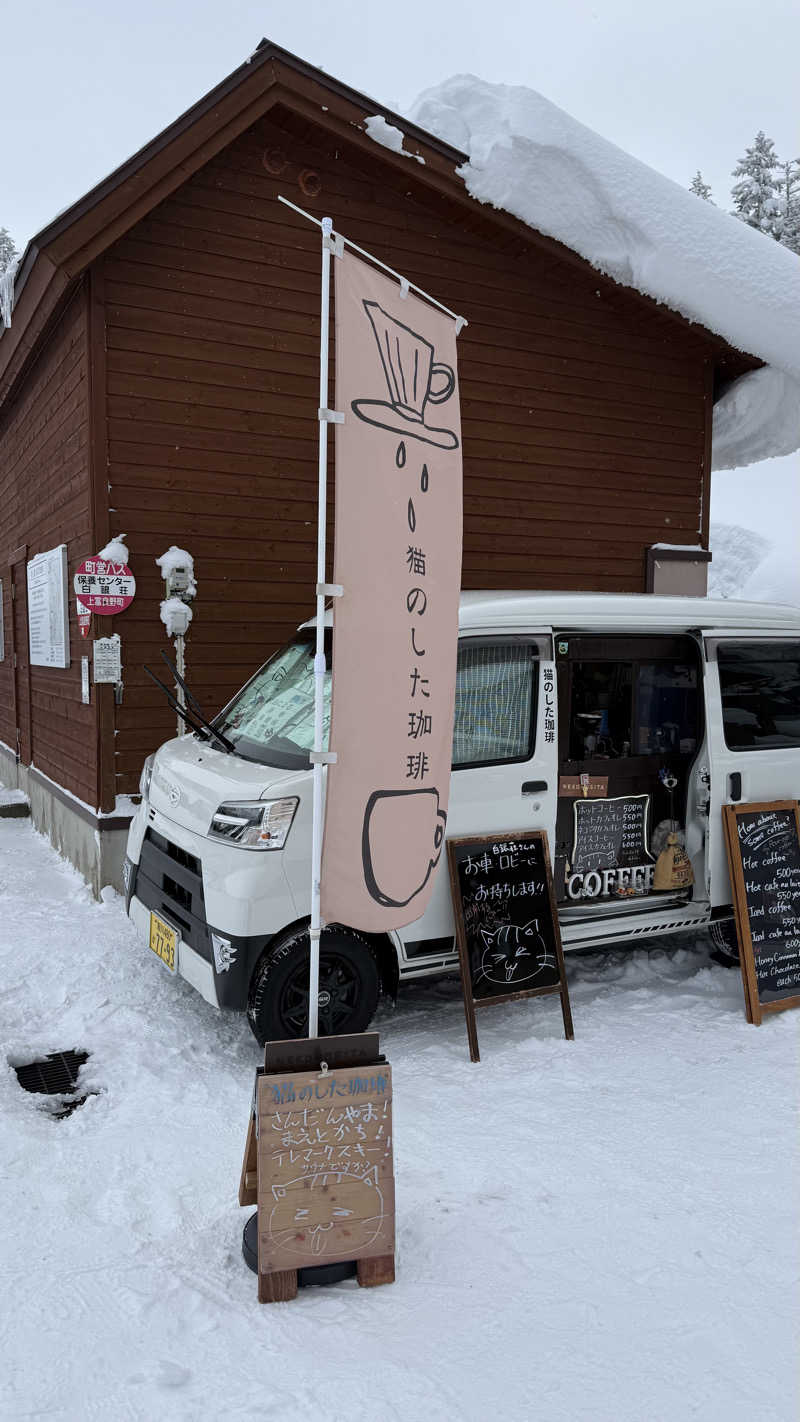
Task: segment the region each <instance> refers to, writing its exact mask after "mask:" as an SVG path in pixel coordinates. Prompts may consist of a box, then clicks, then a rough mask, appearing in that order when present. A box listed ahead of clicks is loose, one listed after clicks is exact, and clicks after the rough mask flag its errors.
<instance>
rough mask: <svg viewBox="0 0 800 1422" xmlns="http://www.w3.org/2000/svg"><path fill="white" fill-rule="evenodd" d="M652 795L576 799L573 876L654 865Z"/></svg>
mask: <svg viewBox="0 0 800 1422" xmlns="http://www.w3.org/2000/svg"><path fill="white" fill-rule="evenodd" d="M649 810H650V796H649V795H618V796H615V797H612V798H611V799H602V800H576V801H575V804H574V806H573V814H574V817H575V819H574V836H573V844H572V873H573V874H591V873H593V872H595V873H596V872H597V871H598V870H601V869H618V868H619V869H626V868H627V869H635V868H636V866H637V865H639V864H649V863H651V862H652V857H653V856H652V855H651V854H650V852H649V850H648V848H647V840H648V824H647V822H648V816H649Z"/></svg>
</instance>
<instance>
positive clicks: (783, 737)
mask: <svg viewBox="0 0 800 1422" xmlns="http://www.w3.org/2000/svg"><path fill="white" fill-rule="evenodd" d="M703 640H704V646H705V653H706V677H705V687H706V719H707V726H708V749H709V758H710V763H711V767H710V768H711V799H710V804H709V822H708V838H707V843H706V856H707V874H708V876H710V882H711V903H712V906H716V905H719V904H728V903H730V902H731V889H730V882H729V878H728V864H727V856H726V853H725V838H724V831H723V827H722V806H723V805H729V804H739V803H745V804H746V803H748V802H750V803H752V802H758V801H760V800H787V799H791V800H795V799H798V798H800V640H799V639H797V638H796V637H795V638H793V637H792V636H791V634H790V633H786V632H775V633H758V632H755V633H754V632H748V631H741V632H728V631H722V630H720V631H716V630H713V629H712V630H709V631H705V632H704V633H703Z"/></svg>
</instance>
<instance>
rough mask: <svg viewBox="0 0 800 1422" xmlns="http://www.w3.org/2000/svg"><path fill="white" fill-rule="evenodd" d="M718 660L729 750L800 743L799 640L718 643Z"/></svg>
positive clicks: (755, 748)
mask: <svg viewBox="0 0 800 1422" xmlns="http://www.w3.org/2000/svg"><path fill="white" fill-rule="evenodd" d="M717 663H718V666H719V684H720V691H721V694H722V722H723V725H724V728H725V743H726V745H727V746H728V748H729V750H737V751H748V750H770V749H780V748H781V747H782V746H800V642H737V643H735V644H730V645H727V644H725V643H724V642H722V643H720V645H719V647H718V648H717Z"/></svg>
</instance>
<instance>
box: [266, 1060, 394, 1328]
mask: <svg viewBox="0 0 800 1422" xmlns="http://www.w3.org/2000/svg"><path fill="white" fill-rule="evenodd" d="M239 1204H240V1205H255V1206H256V1207H257V1214H258V1230H257V1232H258V1301H259V1303H278V1302H281V1301H283V1300H286V1299H293V1298H295V1296H296V1294H297V1287H298V1280H297V1271H298V1269H309V1268H314V1267H316V1266H318V1265H323V1264H341V1263H350V1262H355V1263H356V1266H357V1272H358V1282H359V1284H360V1285H361V1287H362V1288H369V1287H371V1286H373V1285H375V1284H391V1283H393V1282H394V1169H393V1164H392V1069H391V1067H390V1066H389V1065H388V1063H387V1062H386V1061H385V1059H384V1058H383V1057H382V1056H380V1054H379V1051H378V1034H377V1032H364V1033H360V1034H359V1035H356V1036H351V1037H316V1038H303V1039H301V1040H298V1041H292V1042H268V1043H267V1044H266V1047H265V1050H264V1066H263V1068H261V1067H260V1068H259V1070H258V1071H257V1073H256V1082H255V1090H254V1093H253V1104H252V1108H251V1113H250V1123H249V1126H248V1131H247V1142H246V1145H245V1152H244V1160H243V1163H242V1174H241V1180H240V1183H239Z"/></svg>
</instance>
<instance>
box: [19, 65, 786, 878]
mask: <svg viewBox="0 0 800 1422" xmlns="http://www.w3.org/2000/svg"><path fill="white" fill-rule="evenodd" d="M374 110H375V104H374V102H370V101H369V100H368V99H366V98H365V97H364V96H362V95H360V94H357V93H355V92H353V91H352V90H350V89H348V88H347V87H346V86H344V85H342V84H339V83H337V82H336V81H335V80H333V79H331V78H330V77H329V76H327V75H325V74H323V73H321V72H320V71H318V70H315V69H313V68H311V67H309V66H308V65H306V64H304V63H302V62H301V61H299V60H298V59H296V58H294V57H293V56H291V55H289V54H287V53H286V52H284V51H282V50H280V49H278V48H277V47H276V46H274V45H272V44H270V43H267V42H264V43H263V44H262V45H261V46H260V47H259V49H258V50H257V51H256V53H255V54H254V55H253V56H252V57H251V59H250V60H248V61H247V63H245V64H244V65H242V66H241V68H239V69H238V70H236V72H235V73H233V74H232V75H231V76H230V77H229V78H227V79H226V80H225V81H224V82H223V83H222V84H220V85H219V86H218V87H217V88H216V89H214V90H213V91H212V92H211V93H210V94H209V95H207V96H206V97H205V98H204V99H202V100H201V101H200V102H199V103H198V104H196V105H195V106H194V108H192V109H190V110H189V112H188V113H186V114H184V115H183V117H182V118H180V119H178V120H177V121H176V122H175V123H174V124H173V125H172V126H171V127H170V128H168V129H166V130H165V131H164V132H163V133H162V134H160V135H159V136H158V137H157V138H155V139H154V140H153V142H152V143H150V144H149V145H148V146H147V147H146V148H144V149H142V150H141V152H139V153H138V154H136V155H135V157H133V158H132V159H131V160H130V161H129V162H127V163H125V164H124V165H123V166H122V167H121V168H119V169H118V170H117V171H116V172H115V173H113V174H112V175H111V176H110V177H109V178H108V179H107V180H106V181H105V182H103V183H101V184H100V185H99V186H98V187H96V188H95V189H94V190H93V191H92V192H90V193H89V194H88V195H87V196H86V197H84V198H83V199H81V201H80V202H78V203H76V204H75V205H74V206H73V207H72V208H70V209H69V210H68V211H67V212H65V213H64V214H62V215H61V216H60V217H58V218H57V219H56V220H55V221H54V222H53V223H51V225H50V226H49V227H47V228H45V229H44V230H43V231H42V232H40V233H39V234H38V236H37V237H36V238H35V239H34V240H33V241H32V242H31V243H30V245H29V247H28V249H27V251H26V253H25V255H24V259H23V261H22V263H21V266H20V269H19V271H18V273H17V278H16V290H15V306H14V311H13V317H12V320H11V325H10V327H9V328H8V329H7V330H5V331H4V332H3V334H2V338H1V339H0V578H1V579H2V592H3V613H4V620H5V639H4V657H3V659H2V661H0V742H2V745H0V779H2V780H4V781H5V783H6V784H11V785H14V784H19V785H21V786H22V788H24V789H26V790H27V791H28V793H29V794H30V796H31V800H32V804H33V810H34V817H35V819H36V821H37V823H39V824H40V825H42V826H43V827H45V828H46V829H48V830H49V832H50V833H51V835H52V837H53V839H54V841H55V842H56V843H57V844H58V845H59V847H61V848H62V849H63V850H64V852H66V853H68V854H69V856H70V857H71V858H72V859H73V860H74V861H75V862H76V863H78V864H79V865H80V867H81V868H82V869H83V870H84V872H86V873H87V875H88V876H89V877H90V878H91V879H92V881H93V882H94V883H95V885H96V886H97V885H99V884H101V883H102V882H106V881H108V880H110V879H113V877H114V872H115V871H114V867H113V866H114V863H115V862H116V861H118V859H119V855H120V853H121V846H122V844H123V843H124V832H125V826H126V823H127V816H126V814H125V811H124V801H123V802H122V804H121V803H120V801H119V800H118V797H119V796H126V795H131V794H135V792H136V789H137V784H138V778H139V773H140V769H141V765H142V761H143V759H144V757H145V755H146V754H147V753H148V752H149V751H152V750H153V749H154V748H155V747H156V746H157V745H158V744H159V743H160V742H161V741H162V740H164V739H166V738H167V737H168V736H170V735H171V734H174V727H175V720H174V716H173V715H172V713H171V712H170V711H169V709H168V708H167V706H166V704H165V702H164V701H163V699H162V698H161V696H160V693H158V692H157V691H156V689H155V688H154V687H153V686H152V685H151V684H150V683H149V681H148V680H147V678H146V676H145V673H144V671H143V664H144V663H145V662H149V663H150V664H153V665H155V664H156V663H157V662H158V653H159V648H160V647H168V646H169V644H168V643H167V641H166V639H165V635H164V630H163V628H162V626H161V624H160V621H159V603H160V599H161V597H162V596H163V585H162V582H161V578H160V574H159V570H158V568H157V566H156V563H155V559H156V558H157V557H158V556H159V555H160V554H162V553H163V552H164V551H165V549H166V548H167V547H168V546H169V545H170V544H177V545H179V546H181V547H185V548H188V549H189V550H190V551H191V552H192V554H193V555H194V559H195V565H196V573H197V578H198V584H199V594H198V597H197V599H196V603H195V616H194V621H193V624H192V627H191V631H190V634H189V637H188V640H187V667H188V675H189V680H190V683H191V685H192V687H193V689H194V691H195V692H196V694H197V696H198V698H199V700H200V702H201V704H202V705H203V707H204V708H205V710H206V712H207V713H212V712H214V711H215V710H217V709H218V708H219V707H220V706H221V705H222V704H223V703H224V702H225V701H226V700H227V699H228V697H229V696H230V695H231V694H232V693H233V692H234V691H235V690H236V689H237V687H238V686H239V685H241V683H242V682H243V681H244V680H245V678H246V677H247V676H248V675H250V674H251V673H252V671H253V670H254V669H255V667H256V666H257V665H258V664H260V663H261V662H262V661H263V660H264V659H265V658H266V657H267V656H268V655H269V654H270V653H271V652H272V651H274V650H275V648H276V647H277V646H278V645H279V644H280V643H281V642H283V641H284V640H285V639H286V637H287V636H288V635H290V634H291V632H292V631H293V629H294V627H295V626H296V625H297V624H298V622H300V621H301V620H303V619H304V618H305V617H307V616H309V615H310V614H311V613H312V612H313V601H312V597H313V590H314V584H315V577H316V573H315V495H316V460H317V420H316V410H317V405H318V374H317V360H318V339H319V329H318V326H319V316H318V311H319V235H318V232H317V231H316V230H315V229H314V228H313V227H312V226H311V225H310V224H308V223H306V222H304V221H303V220H302V219H300V218H299V217H297V216H296V215H295V214H294V213H292V212H291V211H290V210H288V209H287V208H285V207H283V206H282V205H280V204H279V203H278V202H277V201H276V199H277V196H278V194H279V193H281V194H283V195H285V196H287V197H289V198H290V199H291V200H293V201H295V202H296V203H298V204H299V205H301V206H303V207H304V208H306V209H307V210H308V211H310V212H312V213H314V214H315V215H317V216H320V217H321V216H324V215H329V216H331V217H333V219H334V222H335V224H336V226H338V227H340V228H341V229H342V230H343V231H345V232H346V233H347V235H348V236H349V237H351V238H352V239H353V240H355V241H357V242H358V243H360V244H361V245H363V246H365V247H368V248H369V249H370V250H371V251H372V252H374V253H375V254H376V255H377V256H378V257H380V258H381V259H383V260H384V261H386V262H388V263H389V264H390V265H392V266H393V267H395V268H398V269H400V270H402V271H403V272H404V273H405V274H406V275H407V276H408V277H409V278H410V279H411V280H412V281H414V282H417V283H418V284H420V285H421V286H423V287H424V288H426V289H428V290H430V291H432V292H434V293H435V294H436V295H437V297H438V298H439V299H440V300H442V301H443V302H445V303H446V304H447V305H448V306H450V307H451V308H453V309H454V310H457V311H460V312H463V313H464V314H465V315H466V316H467V317H468V319H469V325H468V327H467V328H466V329H465V330H464V331H463V332H462V334H461V336H460V337H459V375H460V383H461V397H462V420H463V449H464V478H465V488H464V494H465V520H464V560H463V582H464V586H465V587H466V588H482V587H496V588H530V589H537V588H538V589H542V588H561V589H592V590H600V591H606V592H609V591H626V592H627V591H637V590H640V591H642V592H644V591H646V589H647V586H648V584H647V577H648V572H647V569H648V550H649V549H651V548H652V546H653V545H654V544H659V543H666V544H675V545H698V544H699V545H701V546H702V548H707V546H708V511H709V492H710V489H709V474H710V446H711V417H712V405H713V400H714V393H715V389H716V388H719V386H720V383H721V382H728V381H730V379H732V378H734V377H735V376H736V375H738V374H740V373H742V372H744V371H746V370H750V369H753V368H755V367H756V366H758V365H759V364H760V362H759V361H758V360H757V359H756V358H750V357H748V356H746V355H742V353H741V352H738V351H735V350H733V349H732V348H731V347H730V346H728V345H727V344H726V343H725V341H724V340H723V339H722V338H721V337H719V336H716V335H714V334H713V333H712V332H710V331H707V330H704V329H703V328H701V327H699V326H697V325H693V324H691V323H690V322H688V321H686V320H684V319H682V318H681V317H679V316H677V315H675V314H673V313H671V312H669V311H668V310H667V309H666V308H665V307H663V306H659V305H658V304H657V303H656V302H654V301H651V300H650V299H648V298H646V297H644V296H641V295H640V294H639V293H637V292H635V291H633V290H630V289H627V288H625V287H622V286H620V285H617V284H615V283H614V282H613V281H611V280H610V279H608V278H606V277H603V276H601V275H599V274H598V272H597V271H596V270H594V269H593V268H592V267H591V266H590V265H589V264H588V263H587V262H585V261H584V260H583V259H582V258H581V257H579V256H577V255H576V254H575V253H573V252H571V251H570V250H568V249H567V248H565V247H563V246H561V245H560V244H558V243H556V242H554V241H552V240H550V239H548V238H546V237H543V236H541V235H540V234H539V233H537V232H536V231H534V230H532V229H531V228H529V227H527V226H525V225H524V224H523V223H522V222H520V221H518V220H517V219H515V218H513V217H510V216H508V215H507V214H505V213H503V212H500V211H497V210H495V209H492V208H489V207H486V206H483V205H482V204H480V203H478V202H476V201H475V200H474V199H473V198H471V197H470V196H469V194H468V193H467V191H466V189H465V187H464V184H463V181H462V179H461V178H460V177H459V176H458V175H457V172H456V169H457V168H458V167H459V165H460V164H461V163H462V162H463V161H464V155H463V154H461V153H459V152H457V151H455V150H454V149H452V148H449V147H448V146H447V145H445V144H443V143H441V142H439V141H438V140H437V139H435V138H433V137H431V136H430V135H429V134H426V133H424V132H422V131H420V130H419V129H417V128H415V127H414V125H412V124H409V123H408V122H407V121H405V120H403V119H402V118H400V117H398V116H396V115H393V114H391V113H388V112H387V111H386V110H384V111H383V113H384V115H385V116H386V117H387V119H388V121H389V122H390V123H392V124H394V125H396V126H397V127H398V128H400V129H402V130H403V132H404V134H405V152H404V153H397V152H394V151H391V150H390V149H388V148H385V147H383V146H379V145H378V144H376V142H375V141H374V140H373V139H372V138H370V137H369V135H368V134H367V132H366V131H365V119H366V117H367V116H369V115H371V114H372V113H373V112H374ZM409 154H412V155H413V154H416V155H419V156H420V157H421V158H423V159H424V163H418V162H416V161H414V159H413V158H410V157H409V156H408V155H409ZM118 533H124V534H125V535H126V539H127V544H128V547H129V549H130V558H131V566H132V569H133V571H134V573H135V575H136V579H137V585H138V586H137V596H136V599H135V601H134V603H133V605H132V606H131V607H130V609H129V610H127V611H126V612H125V613H124V614H122V615H120V616H118V617H114V618H103V619H100V618H95V619H94V622H95V626H94V627H93V629H92V633H93V635H102V634H106V635H107V634H108V633H109V632H111V631H116V632H119V633H120V635H121V638H122V655H123V667H124V694H123V698H122V701H121V704H115V699H114V693H113V690H112V688H110V687H94V686H93V687H92V689H91V696H90V700H89V703H88V704H85V703H84V701H83V700H82V687H81V657H82V656H85V655H86V653H87V651H88V650H90V643H87V642H86V641H82V640H81V637H80V633H79V628H78V624H77V618H76V614H75V600H74V597H73V595H72V592H71V587H72V577H73V574H74V571H75V569H76V567H77V565H78V564H79V563H80V561H81V560H82V559H83V558H85V557H87V556H90V555H92V554H93V553H95V552H97V550H98V549H99V548H100V547H102V545H103V544H104V543H105V542H106V541H107V540H108V538H109V537H110V536H111V535H112V534H118ZM61 544H66V547H67V554H68V566H69V584H68V585H69V588H70V593H69V641H70V664H69V667H68V668H65V669H62V668H56V667H41V666H33V667H32V666H30V665H29V655H28V612H27V603H26V565H27V564H28V563H29V562H30V560H31V559H32V558H33V557H34V556H35V555H36V554H38V553H40V552H42V551H43V550H47V549H52V548H54V547H57V546H59V545H61ZM651 564H652V557H651ZM101 620H102V622H103V624H104V625H103V626H102V627H98V626H97V623H99V622H100V621H101ZM98 846H100V847H99V848H98Z"/></svg>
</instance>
